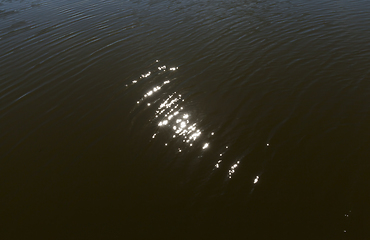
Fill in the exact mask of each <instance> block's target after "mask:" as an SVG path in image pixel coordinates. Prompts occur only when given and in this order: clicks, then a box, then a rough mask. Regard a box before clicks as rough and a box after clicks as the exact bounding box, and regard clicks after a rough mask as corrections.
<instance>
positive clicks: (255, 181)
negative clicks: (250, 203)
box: [253, 176, 260, 184]
mask: <svg viewBox="0 0 370 240" xmlns="http://www.w3.org/2000/svg"><path fill="white" fill-rule="evenodd" d="M259 178H260V177H259V176H256V178H255V179H254V181H253V183H254V184H256V183H257V182H258V179H259Z"/></svg>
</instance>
